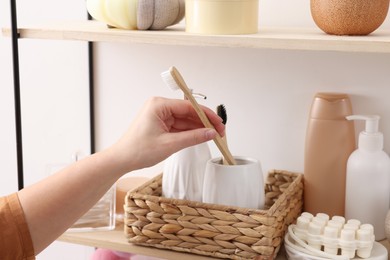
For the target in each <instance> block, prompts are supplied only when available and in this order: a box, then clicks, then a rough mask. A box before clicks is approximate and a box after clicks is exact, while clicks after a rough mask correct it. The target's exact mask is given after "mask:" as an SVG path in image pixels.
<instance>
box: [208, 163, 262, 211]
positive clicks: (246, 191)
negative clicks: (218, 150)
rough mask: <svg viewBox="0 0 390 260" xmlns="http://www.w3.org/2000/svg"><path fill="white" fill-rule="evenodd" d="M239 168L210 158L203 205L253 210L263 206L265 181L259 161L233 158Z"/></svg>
mask: <svg viewBox="0 0 390 260" xmlns="http://www.w3.org/2000/svg"><path fill="white" fill-rule="evenodd" d="M234 158H235V159H236V162H237V165H223V164H222V159H221V158H214V159H210V160H209V161H208V162H207V165H206V171H205V176H204V183H203V202H205V203H213V204H220V205H227V206H237V207H243V208H251V209H261V208H263V207H264V197H265V192H264V179H263V172H262V170H261V165H260V162H259V161H258V160H256V159H253V158H248V157H239V156H234Z"/></svg>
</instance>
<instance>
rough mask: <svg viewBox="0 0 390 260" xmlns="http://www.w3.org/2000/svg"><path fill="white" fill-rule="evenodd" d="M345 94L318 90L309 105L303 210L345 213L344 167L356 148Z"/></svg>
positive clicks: (350, 108) (349, 103) (350, 110)
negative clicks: (347, 117)
mask: <svg viewBox="0 0 390 260" xmlns="http://www.w3.org/2000/svg"><path fill="white" fill-rule="evenodd" d="M349 115H352V105H351V101H350V99H349V96H348V95H347V94H342V93H317V94H316V95H315V96H314V100H313V103H312V106H311V110H310V115H309V121H308V126H307V131H306V141H305V153H304V210H305V211H307V212H310V213H312V214H314V215H315V214H317V213H326V214H328V215H329V216H335V215H337V216H344V213H345V212H344V209H345V187H346V166H347V160H348V158H349V156H350V155H351V153H352V152H353V151H354V150H355V149H356V145H355V130H354V124H353V122H351V121H348V120H347V119H346V116H349Z"/></svg>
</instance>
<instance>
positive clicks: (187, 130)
mask: <svg viewBox="0 0 390 260" xmlns="http://www.w3.org/2000/svg"><path fill="white" fill-rule="evenodd" d="M202 109H203V110H204V112H205V113H206V115H207V117H208V118H209V120H210V122H211V124H213V125H214V127H215V130H214V129H208V128H205V127H204V125H203V123H202V122H201V120H200V119H199V117H198V115H197V113H196V112H195V110H194V108H193V107H192V105H191V103H190V102H189V101H186V100H173V99H165V98H159V97H155V98H151V99H150V100H148V101H147V102H146V104H145V105H144V107H143V109H142V110H141V112H140V113H139V114H138V116H137V117H136V119H135V120H134V121H133V123H132V125H131V126H130V129H129V130H128V131H127V132H126V133H125V135H124V136H123V137H122V138H121V139H120V140H119V141H118V142H117V143H116V144H114V145H113V146H112V147H111V148H110V150H111V152H113V153H114V154H115V157H116V158H117V159H118V160H119V161H118V163H119V164H121V165H122V166H123V167H124V168H123V170H124V171H131V170H135V169H140V168H145V167H149V166H152V165H154V164H156V163H158V162H160V161H162V160H164V159H166V158H167V157H168V156H169V155H171V154H172V153H175V152H177V151H179V150H181V149H183V148H185V147H188V146H192V145H196V144H199V143H202V142H206V141H209V140H212V139H213V138H214V137H215V136H216V134H217V132H218V133H219V134H220V135H223V134H224V129H225V126H224V125H223V124H222V119H221V118H220V117H219V116H218V115H216V114H215V113H214V112H213V111H212V110H211V109H209V108H206V107H203V106H202Z"/></svg>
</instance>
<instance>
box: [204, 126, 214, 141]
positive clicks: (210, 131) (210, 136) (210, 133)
mask: <svg viewBox="0 0 390 260" xmlns="http://www.w3.org/2000/svg"><path fill="white" fill-rule="evenodd" d="M216 134H217V132H216V131H215V130H214V129H208V130H207V131H206V133H205V135H206V138H207V139H208V140H211V139H213V138H214V137H215V135H216Z"/></svg>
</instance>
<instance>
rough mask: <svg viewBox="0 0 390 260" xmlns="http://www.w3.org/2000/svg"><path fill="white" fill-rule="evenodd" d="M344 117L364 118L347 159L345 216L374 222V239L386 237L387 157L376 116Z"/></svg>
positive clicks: (389, 168) (389, 167)
mask: <svg viewBox="0 0 390 260" xmlns="http://www.w3.org/2000/svg"><path fill="white" fill-rule="evenodd" d="M347 119H348V120H365V122H366V128H365V131H362V132H360V134H359V142H358V148H357V149H356V150H355V151H354V152H353V153H352V154H351V155H350V157H349V159H348V162H347V179H346V196H345V217H346V218H347V219H358V220H360V221H361V222H362V223H369V224H372V225H373V226H374V233H375V240H382V239H384V238H386V235H385V219H386V214H387V212H388V210H389V200H390V197H389V196H390V158H389V156H388V155H387V154H386V153H385V152H384V151H383V134H382V133H381V132H378V124H379V119H380V117H379V116H376V115H370V116H364V115H352V116H347Z"/></svg>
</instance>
